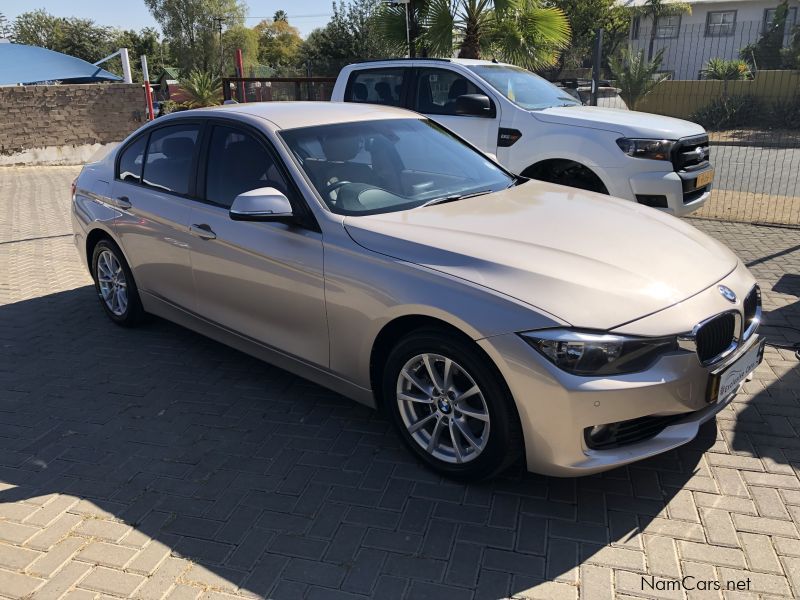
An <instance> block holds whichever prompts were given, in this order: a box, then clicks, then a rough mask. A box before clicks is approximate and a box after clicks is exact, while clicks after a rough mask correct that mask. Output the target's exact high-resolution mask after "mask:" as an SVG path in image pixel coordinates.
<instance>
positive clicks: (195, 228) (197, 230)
mask: <svg viewBox="0 0 800 600" xmlns="http://www.w3.org/2000/svg"><path fill="white" fill-rule="evenodd" d="M189 233H191V234H192V235H194V236H197V237H199V238H200V239H202V240H215V239H217V234H216V233H214V232H213V231H212V230H211V227H209V226H208V225H206V224H205V223H201V224H200V225H197V224H194V225H191V226H190V227H189Z"/></svg>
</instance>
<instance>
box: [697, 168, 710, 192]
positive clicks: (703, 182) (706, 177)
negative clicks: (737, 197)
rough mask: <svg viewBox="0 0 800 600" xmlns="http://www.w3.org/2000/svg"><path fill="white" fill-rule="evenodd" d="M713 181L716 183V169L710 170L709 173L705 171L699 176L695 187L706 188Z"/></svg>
mask: <svg viewBox="0 0 800 600" xmlns="http://www.w3.org/2000/svg"><path fill="white" fill-rule="evenodd" d="M712 181H714V169H709V170H708V171H704V172H702V173H700V175H698V176H697V179H695V180H694V187H695V188H701V187H705V186H707V185H708V184H709V183H711V182H712Z"/></svg>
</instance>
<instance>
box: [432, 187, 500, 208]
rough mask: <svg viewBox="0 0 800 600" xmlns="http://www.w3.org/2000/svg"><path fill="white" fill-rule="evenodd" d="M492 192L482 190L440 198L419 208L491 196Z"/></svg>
mask: <svg viewBox="0 0 800 600" xmlns="http://www.w3.org/2000/svg"><path fill="white" fill-rule="evenodd" d="M492 191H493V190H481V191H479V192H472V193H470V194H452V195H450V196H440V197H439V198H434V199H432V200H428V201H427V202H425V203H424V204H421V205H420V206H419V207H420V208H424V207H426V206H433V205H435V204H446V203H447V202H455V201H456V200H465V199H467V198H474V197H475V196H483V195H484V194H491V193H492Z"/></svg>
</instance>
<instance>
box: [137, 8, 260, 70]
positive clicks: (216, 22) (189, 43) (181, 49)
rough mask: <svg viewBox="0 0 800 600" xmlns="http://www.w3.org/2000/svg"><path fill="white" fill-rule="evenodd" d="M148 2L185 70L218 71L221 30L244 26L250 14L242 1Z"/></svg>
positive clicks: (181, 66) (171, 49) (177, 60)
mask: <svg viewBox="0 0 800 600" xmlns="http://www.w3.org/2000/svg"><path fill="white" fill-rule="evenodd" d="M145 5H146V6H147V8H148V9H149V10H150V12H151V13H152V14H153V17H154V18H155V20H156V21H157V22H158V24H159V25H161V31H162V32H163V34H164V37H165V38H166V39H167V40H169V48H170V53H171V55H172V57H173V60H174V61H175V62H176V63H177V65H178V67H179V68H180V69H181V70H182V71H183V72H185V73H188V72H191V71H192V70H194V69H200V70H201V71H213V72H215V73H218V72H219V70H220V45H219V44H220V40H219V30H220V28H223V29H229V28H232V27H235V26H243V25H244V18H245V15H246V13H247V7H246V6H245V5H244V3H243V2H241V1H240V0H145ZM223 50H225V45H224V39H223ZM228 61H230V58H228Z"/></svg>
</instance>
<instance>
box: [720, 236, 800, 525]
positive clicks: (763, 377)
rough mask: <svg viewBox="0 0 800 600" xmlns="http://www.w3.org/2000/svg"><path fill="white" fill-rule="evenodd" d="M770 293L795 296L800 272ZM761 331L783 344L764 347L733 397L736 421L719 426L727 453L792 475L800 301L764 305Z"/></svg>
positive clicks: (799, 466)
mask: <svg viewBox="0 0 800 600" xmlns="http://www.w3.org/2000/svg"><path fill="white" fill-rule="evenodd" d="M796 249H797V247H794V248H791V249H790V251H792V252H793V251H795V250H796ZM771 291H772V292H776V293H778V294H782V295H784V296H794V297H795V298H800V276H798V275H795V274H784V275H783V276H781V278H780V279H778V281H777V282H776V283H775V285H774V286H772V290H771ZM760 333H761V335H762V336H765V337H766V339H767V342H768V344H769V343H770V342H773V343H777V344H779V345H783V346H786V347H787V348H783V349H777V348H775V347H770V346H769V345H768V346H767V348H766V351H765V355H764V362H763V363H762V364H761V366H760V367H759V368H758V369H757V370H756V373H755V376H754V378H753V380H752V381H750V382H747V383H746V384H745V386H744V393H743V394H740V395H739V396H738V397H737V399H736V403H735V404H734V407H735V409H736V419H735V421H727V422H722V423H721V426H722V427H723V428H724V429H725V430H726V432H725V437H726V439H727V440H728V445H729V447H730V449H731V453H732V454H735V455H740V456H745V457H754V458H758V459H761V460H762V462H763V464H764V465H765V466H766V467H767V469H768V470H769V472H771V473H775V474H784V475H790V476H792V477H796V476H798V475H800V363H798V358H797V355H796V354H795V350H793V349H791V346H793V345H795V344H800V300H795V301H794V302H790V303H787V304H784V305H781V306H778V307H776V308H772V309H771V310H767V309H766V308H765V311H764V315H763V319H762V326H761V328H760ZM754 464H755V467H756V469H758V467H759V465H758V464H757V463H754ZM778 481H779V480H778V479H776V480H775V482H776V483H777V482H778ZM782 512H785V510H784V511H782ZM787 515H788V513H787Z"/></svg>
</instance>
